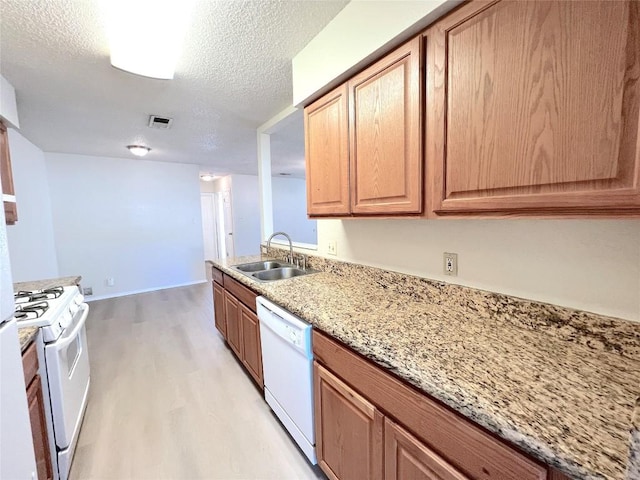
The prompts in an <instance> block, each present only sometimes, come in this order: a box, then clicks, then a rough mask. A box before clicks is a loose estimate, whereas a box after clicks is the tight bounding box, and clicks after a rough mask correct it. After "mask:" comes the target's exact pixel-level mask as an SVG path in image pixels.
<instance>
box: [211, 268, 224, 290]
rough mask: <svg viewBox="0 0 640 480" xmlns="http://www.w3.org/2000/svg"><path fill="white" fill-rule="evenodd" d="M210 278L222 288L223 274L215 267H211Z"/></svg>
mask: <svg viewBox="0 0 640 480" xmlns="http://www.w3.org/2000/svg"><path fill="white" fill-rule="evenodd" d="M211 277H212V278H213V281H214V282H217V283H219V284H220V285H221V286H223V287H224V274H223V273H222V272H221V271H220V270H218V269H217V268H216V267H211Z"/></svg>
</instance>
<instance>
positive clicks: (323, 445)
mask: <svg viewBox="0 0 640 480" xmlns="http://www.w3.org/2000/svg"><path fill="white" fill-rule="evenodd" d="M313 372H314V378H313V382H314V395H315V400H314V405H315V425H316V453H317V455H318V464H319V465H320V468H322V470H323V471H324V473H326V474H327V476H328V477H329V478H330V479H332V480H362V479H365V478H366V479H367V480H382V478H383V473H384V472H383V462H384V458H383V455H384V453H383V434H384V415H383V414H382V413H381V412H380V411H379V410H378V409H377V408H376V407H375V406H374V405H373V404H371V403H370V402H368V401H367V400H366V399H365V398H363V397H362V396H360V395H359V394H358V393H357V392H356V391H354V390H353V389H351V388H350V387H349V386H348V385H347V384H345V383H344V382H342V381H341V380H340V379H339V378H337V377H336V376H335V375H333V374H332V373H331V372H329V371H328V370H327V369H325V368H324V367H322V366H321V365H320V364H318V363H317V362H314V366H313Z"/></svg>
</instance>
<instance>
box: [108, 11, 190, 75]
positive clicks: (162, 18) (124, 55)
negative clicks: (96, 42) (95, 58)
mask: <svg viewBox="0 0 640 480" xmlns="http://www.w3.org/2000/svg"><path fill="white" fill-rule="evenodd" d="M194 3H195V1H194V0H180V1H176V0H103V1H102V8H103V11H104V13H105V15H106V19H107V28H108V37H109V47H110V50H111V65H113V66H114V67H116V68H119V69H121V70H126V71H127V72H131V73H135V74H137V75H143V76H145V77H151V78H159V79H165V80H168V79H171V78H173V74H174V72H175V67H176V63H177V61H178V57H179V56H180V51H181V49H182V42H183V39H184V35H185V32H186V30H187V26H188V24H189V18H190V16H191V10H192V8H193V5H194Z"/></svg>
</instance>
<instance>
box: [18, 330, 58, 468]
mask: <svg viewBox="0 0 640 480" xmlns="http://www.w3.org/2000/svg"><path fill="white" fill-rule="evenodd" d="M22 365H23V369H24V379H25V385H27V401H28V404H29V418H30V420H31V435H32V436H33V450H34V452H35V455H36V468H37V471H38V479H39V480H50V479H52V478H53V468H52V466H51V457H50V456H49V455H50V451H49V435H48V432H47V420H46V417H45V413H44V397H43V395H42V382H41V381H40V375H38V354H37V352H36V344H35V342H34V343H32V344H31V345H30V346H29V347H28V348H27V349H26V350H25V352H24V353H23V354H22Z"/></svg>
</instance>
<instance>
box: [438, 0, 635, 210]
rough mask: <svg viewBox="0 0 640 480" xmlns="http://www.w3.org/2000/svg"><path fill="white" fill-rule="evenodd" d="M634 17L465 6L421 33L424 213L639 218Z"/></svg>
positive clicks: (629, 6) (560, 7)
mask: <svg viewBox="0 0 640 480" xmlns="http://www.w3.org/2000/svg"><path fill="white" fill-rule="evenodd" d="M639 9H640V7H639V5H638V3H637V2H630V1H620V2H563V1H555V2H530V1H522V2H508V1H498V2H494V3H492V4H489V5H487V4H485V3H480V2H471V3H469V4H468V5H465V6H464V7H462V8H460V9H459V10H457V11H456V12H454V13H453V14H451V15H449V16H447V17H445V18H444V19H443V20H442V21H440V22H438V23H437V24H436V25H435V26H434V27H433V28H432V29H430V30H429V36H430V44H431V46H430V48H429V52H428V53H429V55H428V59H427V61H428V63H429V69H428V70H429V72H430V73H429V75H430V77H429V83H430V87H429V88H430V93H432V95H431V98H430V101H432V102H434V103H430V104H428V105H427V110H428V112H429V113H428V115H429V118H428V119H427V129H428V130H427V138H429V139H430V140H429V147H428V149H429V150H428V152H427V158H429V159H430V162H432V163H430V168H428V170H429V171H431V172H432V175H433V177H432V182H430V183H434V184H433V187H432V188H433V192H434V196H433V197H432V199H433V208H434V209H435V210H436V211H439V212H445V213H446V212H456V211H460V212H464V211H487V212H491V211H496V212H499V211H514V212H517V211H526V210H533V211H534V213H535V211H536V210H537V211H545V210H547V211H549V210H551V211H553V210H555V211H561V212H569V213H570V212H572V211H576V212H578V213H580V212H581V211H582V212H583V213H589V212H591V211H598V210H600V211H606V210H609V211H615V210H621V211H623V212H624V211H625V210H627V211H630V210H633V209H635V210H636V211H640V189H639V188H640V186H639V182H638V180H639V175H640V168H639V167H640V154H639V151H640V150H639V148H638V146H639V145H640V143H639V139H638V127H639V125H640V122H639V120H640V115H639V114H640V109H639V106H640V81H639V80H638V74H637V72H638V69H640V15H639ZM436 104H439V105H436ZM432 141H433V143H431V142H432Z"/></svg>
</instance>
